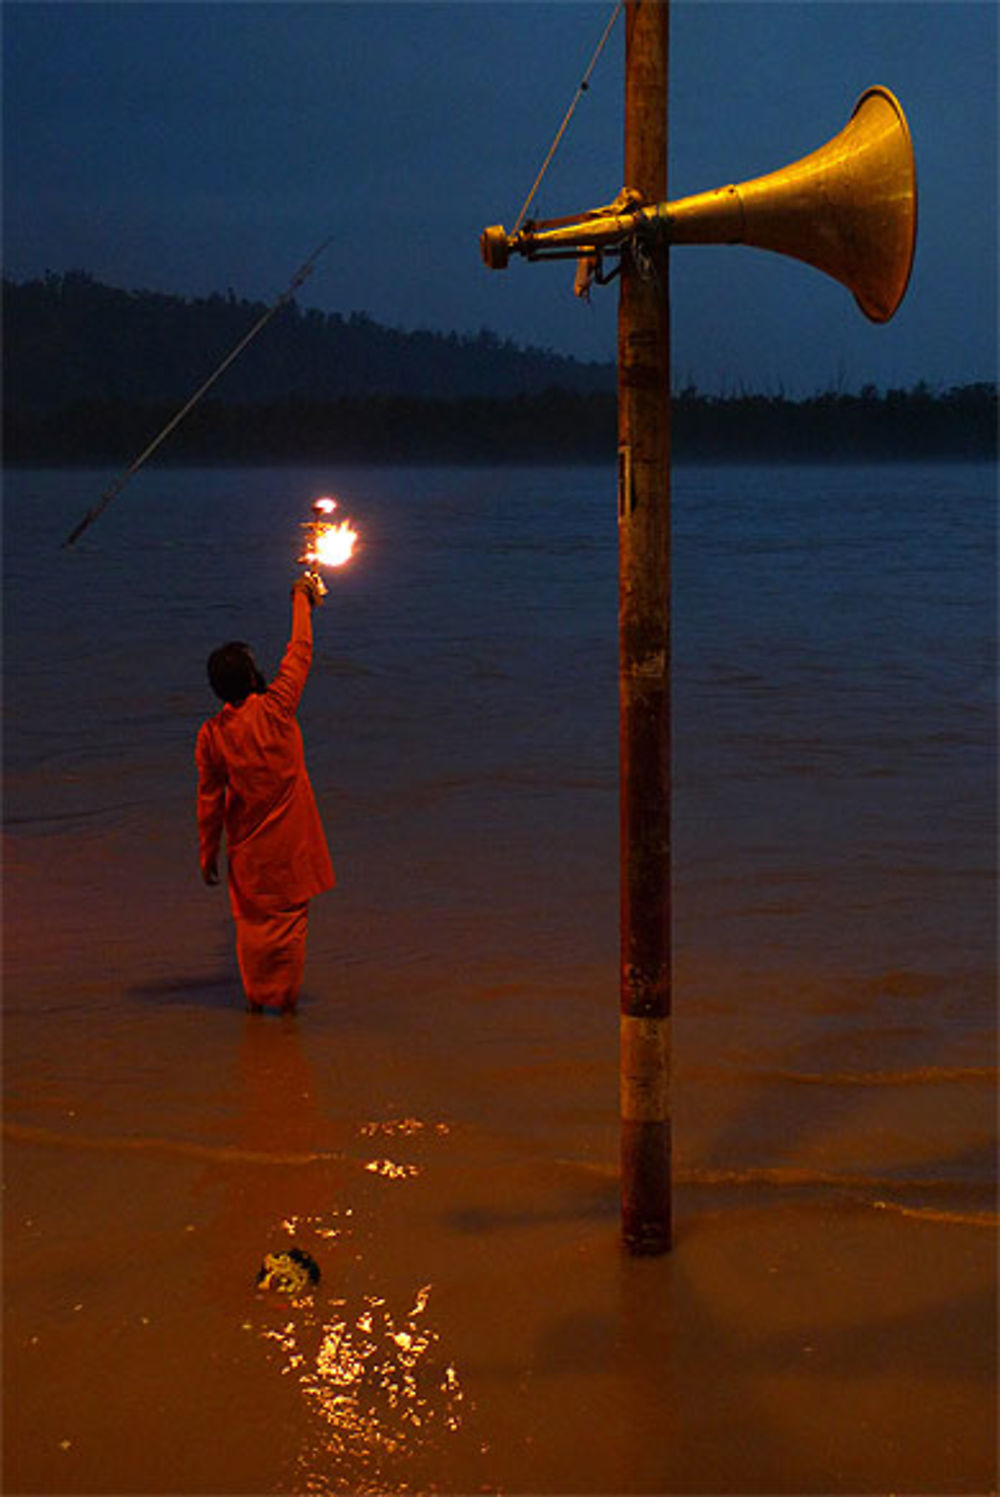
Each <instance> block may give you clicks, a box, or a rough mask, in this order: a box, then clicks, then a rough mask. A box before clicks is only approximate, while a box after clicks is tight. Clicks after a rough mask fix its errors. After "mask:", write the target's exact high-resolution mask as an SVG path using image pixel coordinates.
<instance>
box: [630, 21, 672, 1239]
mask: <svg viewBox="0 0 1000 1497" xmlns="http://www.w3.org/2000/svg"><path fill="white" fill-rule="evenodd" d="M668 23H669V12H668V5H667V3H666V0H630V3H629V4H628V5H627V7H626V42H625V185H626V186H627V187H632V188H636V189H637V190H638V192H639V193H641V195H642V198H643V200H644V201H645V202H650V203H658V202H664V201H665V200H666V197H667V182H666V176H667V56H668ZM618 460H619V476H618V534H619V714H620V716H619V734H620V817H621V1019H620V1023H621V1195H622V1235H623V1238H624V1242H625V1245H626V1247H627V1248H628V1250H629V1251H630V1252H632V1253H636V1254H656V1253H663V1252H666V1251H668V1249H669V1248H670V1245H671V1185H670V1173H671V1123H670V1087H669V1075H670V997H671V994H670V970H671V964H670V320H669V288H668V250H667V248H666V245H665V244H662V243H660V242H659V241H654V242H649V243H648V244H646V245H644V246H643V247H641V248H638V247H631V248H629V247H626V249H625V250H624V252H623V254H622V271H621V291H620V299H619V312H618Z"/></svg>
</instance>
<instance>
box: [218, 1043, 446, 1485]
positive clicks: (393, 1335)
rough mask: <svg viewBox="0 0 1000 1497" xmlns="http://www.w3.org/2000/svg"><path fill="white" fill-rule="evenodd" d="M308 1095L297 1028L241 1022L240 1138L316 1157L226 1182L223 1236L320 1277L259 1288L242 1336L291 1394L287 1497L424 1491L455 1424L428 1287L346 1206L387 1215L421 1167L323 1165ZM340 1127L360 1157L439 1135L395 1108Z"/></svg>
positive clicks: (314, 1101)
mask: <svg viewBox="0 0 1000 1497" xmlns="http://www.w3.org/2000/svg"><path fill="white" fill-rule="evenodd" d="M320 1095H321V1094H320V1089H319V1087H318V1086H317V1081H316V1074H315V1069H314V1063H313V1061H312V1059H311V1058H310V1057H309V1056H308V1055H307V1053H306V1050H305V1048H304V1044H303V1033H302V1030H301V1029H300V1027H299V1026H298V1025H297V1024H284V1025H280V1026H278V1025H272V1024H267V1023H266V1022H263V1023H262V1022H261V1021H260V1020H257V1019H254V1020H248V1021H247V1023H246V1024H245V1027H244V1031H243V1036H242V1043H241V1047H240V1052H239V1069H238V1087H237V1095H236V1106H237V1113H238V1127H239V1131H240V1136H241V1138H242V1139H243V1141H244V1142H246V1143H248V1144H252V1145H253V1146H254V1147H255V1148H256V1149H257V1150H258V1151H260V1150H263V1151H273V1152H275V1153H279V1154H281V1155H282V1156H283V1157H296V1158H301V1159H304V1160H309V1159H315V1160H317V1164H316V1167H315V1168H313V1167H311V1166H308V1165H306V1166H305V1167H304V1168H302V1169H300V1170H288V1171H285V1172H283V1173H282V1174H281V1175H280V1177H278V1178H275V1176H274V1175H273V1174H272V1173H271V1172H267V1175H266V1178H263V1177H260V1175H259V1172H258V1174H257V1175H255V1176H254V1177H253V1179H252V1180H251V1179H248V1178H247V1176H246V1175H245V1174H241V1175H240V1176H239V1177H238V1178H234V1179H232V1180H231V1181H230V1182H229V1190H228V1191H227V1195H228V1197H229V1206H230V1208H231V1220H232V1230H233V1231H234V1232H237V1231H238V1232H239V1234H240V1235H241V1236H243V1237H244V1238H245V1237H246V1235H247V1230H248V1227H251V1225H252V1226H253V1229H254V1231H255V1232H256V1234H257V1236H258V1240H259V1241H261V1243H262V1244H264V1245H265V1248H266V1249H267V1250H269V1251H271V1252H272V1254H273V1255H275V1256H280V1255H281V1253H282V1252H286V1253H287V1252H288V1251H290V1250H291V1249H292V1248H298V1249H299V1250H301V1251H303V1252H306V1253H308V1254H309V1255H310V1257H311V1258H314V1259H315V1260H316V1262H317V1263H318V1264H319V1267H320V1270H321V1277H320V1279H319V1282H318V1283H317V1284H315V1285H314V1286H312V1287H311V1288H307V1289H306V1290H305V1291H304V1292H301V1293H293V1294H291V1295H289V1294H282V1293H276V1292H266V1291H265V1292H261V1293H259V1295H258V1297H257V1300H256V1306H257V1309H256V1311H255V1313H254V1315H253V1316H252V1318H249V1319H247V1320H246V1321H244V1323H243V1324H244V1330H245V1331H247V1332H248V1333H250V1334H252V1335H254V1336H255V1337H256V1338H257V1339H259V1341H260V1342H261V1343H262V1344H263V1346H264V1348H265V1350H266V1352H267V1354H268V1358H269V1360H271V1361H273V1363H274V1370H275V1373H276V1375H278V1376H280V1377H282V1378H285V1379H288V1380H289V1382H290V1383H292V1384H293V1385H294V1387H295V1390H296V1393H297V1395H298V1398H297V1401H298V1403H299V1411H300V1414H301V1419H300V1420H298V1421H297V1422H298V1425H299V1428H298V1432H297V1434H296V1437H295V1442H294V1444H295V1450H296V1454H295V1456H294V1458H293V1459H294V1463H295V1472H294V1476H293V1477H292V1478H291V1479H292V1481H293V1489H294V1490H295V1491H296V1492H303V1493H351V1494H358V1497H361V1494H367V1493H371V1494H374V1493H388V1492H403V1491H412V1490H415V1489H420V1490H427V1489H428V1485H433V1480H432V1477H433V1473H434V1471H435V1470H437V1471H438V1473H440V1471H441V1469H443V1468H445V1467H446V1466H447V1464H448V1463H447V1461H446V1460H445V1459H444V1451H443V1450H442V1446H443V1445H444V1444H445V1443H446V1442H449V1441H453V1440H454V1439H455V1438H456V1436H457V1435H458V1433H459V1431H460V1430H461V1429H462V1426H463V1412H464V1410H465V1407H466V1406H467V1404H466V1397H465V1394H464V1391H463V1388H462V1384H461V1380H460V1378H459V1374H458V1370H457V1368H456V1366H455V1361H454V1358H452V1357H450V1356H449V1355H448V1354H447V1351H446V1349H445V1347H444V1346H443V1344H442V1338H441V1333H440V1331H439V1330H438V1329H437V1328H436V1326H435V1325H434V1321H433V1312H432V1301H431V1296H432V1292H433V1285H432V1284H431V1283H428V1282H426V1281H424V1279H423V1277H421V1278H416V1273H418V1272H419V1270H413V1273H414V1278H415V1282H413V1281H411V1282H412V1288H408V1287H406V1286H407V1277H408V1275H409V1272H410V1269H409V1265H408V1264H404V1265H402V1269H400V1266H399V1265H398V1263H396V1264H394V1266H393V1267H392V1268H390V1266H389V1265H388V1264H387V1262H386V1261H385V1259H384V1255H382V1254H380V1253H379V1252H378V1251H377V1249H376V1247H375V1245H374V1244H372V1243H371V1242H370V1241H369V1240H368V1237H367V1235H366V1224H367V1221H368V1213H367V1212H365V1211H363V1210H361V1209H359V1202H360V1194H359V1193H360V1192H361V1191H362V1190H365V1191H368V1190H377V1191H378V1192H380V1193H381V1192H382V1191H387V1192H388V1193H389V1197H390V1198H392V1199H391V1201H387V1202H386V1203H385V1205H386V1206H387V1207H389V1209H390V1211H391V1206H392V1204H396V1207H397V1213H398V1211H399V1207H400V1206H403V1207H404V1209H405V1202H406V1200H407V1199H408V1192H407V1182H409V1181H411V1180H412V1179H413V1178H415V1177H416V1176H418V1175H420V1174H421V1173H422V1169H423V1166H422V1165H421V1166H418V1165H416V1164H413V1163H408V1162H404V1161H397V1160H390V1159H387V1158H373V1159H369V1160H366V1159H365V1157H364V1152H360V1151H359V1153H358V1155H357V1156H356V1158H355V1162H354V1166H353V1168H351V1167H350V1166H349V1167H348V1168H346V1169H344V1168H343V1164H341V1165H340V1166H339V1167H338V1168H337V1170H336V1172H335V1173H331V1170H330V1168H329V1166H327V1165H325V1164H324V1163H323V1162H322V1161H323V1160H324V1158H325V1157H326V1156H327V1155H328V1153H329V1151H328V1150H326V1149H325V1147H324V1145H325V1142H326V1138H325V1134H326V1130H327V1127H328V1124H327V1122H326V1119H325V1117H324V1109H323V1107H322V1106H321V1105H320V1100H319V1099H320ZM353 1132H354V1134H355V1137H356V1138H357V1139H359V1140H361V1141H363V1142H362V1143H361V1149H363V1150H365V1152H367V1147H369V1146H370V1144H371V1141H373V1140H378V1141H379V1142H380V1143H381V1142H386V1143H390V1141H391V1143H390V1146H391V1147H393V1152H396V1151H397V1150H398V1151H400V1152H405V1150H406V1149H407V1148H408V1147H410V1146H412V1144H414V1143H416V1142H422V1141H424V1140H428V1141H434V1140H436V1139H437V1138H438V1137H440V1136H443V1135H446V1134H447V1133H448V1132H449V1129H448V1125H447V1124H446V1123H443V1122H425V1121H424V1120H422V1119H420V1118H416V1117H412V1116H404V1117H396V1118H392V1117H390V1118H388V1119H385V1120H381V1121H370V1122H363V1123H357V1124H355V1125H354V1128H353ZM352 1152H353V1151H352ZM372 1176H374V1177H375V1179H374V1180H372V1183H371V1185H368V1184H365V1185H364V1186H363V1185H362V1181H365V1180H366V1179H370V1178H371V1177H372ZM253 1180H256V1181H257V1182H258V1185H259V1193H258V1191H256V1190H255V1189H254V1186H253ZM397 1182H398V1184H397ZM400 1187H401V1189H402V1194H401V1195H400V1198H399V1202H398V1203H396V1201H395V1197H396V1196H397V1194H398V1193H399V1190H400ZM228 1220H229V1219H228V1218H227V1222H228ZM227 1229H228V1228H227ZM397 1230H398V1223H397ZM401 1284H402V1287H401ZM425 1466H426V1468H427V1473H428V1481H426V1482H422V1481H421V1480H420V1474H421V1473H422V1472H423V1469H424V1467H425Z"/></svg>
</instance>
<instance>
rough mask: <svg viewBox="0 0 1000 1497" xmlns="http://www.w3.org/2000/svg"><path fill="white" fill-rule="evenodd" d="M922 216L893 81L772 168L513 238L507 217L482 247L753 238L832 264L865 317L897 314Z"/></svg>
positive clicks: (492, 257)
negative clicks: (826, 135) (813, 143)
mask: <svg viewBox="0 0 1000 1497" xmlns="http://www.w3.org/2000/svg"><path fill="white" fill-rule="evenodd" d="M916 226H917V190H916V173H915V169H914V162H913V145H912V142H911V140H910V131H909V128H908V126H907V123H906V117H905V115H904V114H903V111H902V108H901V107H900V104H899V101H898V100H897V99H896V97H895V95H894V94H892V93H890V91H889V90H888V89H887V88H869V89H868V90H867V91H866V92H865V93H863V94H862V95H861V98H860V99H859V100H858V102H857V104H856V105H855V106H854V111H853V113H852V115H851V117H850V119H849V120H848V122H847V124H846V125H845V126H844V128H843V130H841V132H840V134H839V135H837V136H835V137H834V138H833V140H831V141H829V142H828V143H827V144H826V145H825V146H821V147H820V149H819V150H817V151H813V152H812V154H811V155H809V156H804V157H803V158H802V159H801V160H800V161H795V162H793V163H792V164H791V165H790V166H785V167H782V168H781V170H780V171H776V172H772V173H771V174H770V175H768V176H765V177H755V178H753V179H752V180H751V181H749V182H742V183H741V184H740V185H739V186H737V187H721V188H718V189H717V190H716V191H714V192H703V193H698V194H697V195H696V196H694V197H688V198H681V199H679V200H678V201H677V202H673V203H659V204H657V205H654V206H649V207H644V206H642V205H641V203H638V202H637V201H636V200H635V195H634V194H631V195H630V194H628V193H627V192H626V193H623V194H622V196H621V197H620V198H618V199H617V200H616V202H615V203H614V204H613V205H612V206H611V207H610V208H608V209H603V210H602V209H598V210H597V211H596V212H594V213H590V214H585V215H583V216H582V217H580V218H577V219H575V220H562V221H561V222H558V223H557V222H554V221H553V222H552V223H551V224H550V225H549V226H546V225H545V224H541V223H538V224H528V225H526V226H525V228H524V229H523V230H522V231H521V233H519V234H516V235H514V236H510V237H509V236H508V235H507V234H506V233H505V232H504V230H503V229H502V228H501V227H499V226H497V227H494V228H489V229H486V230H485V231H484V233H483V235H482V238H481V240H480V247H481V249H482V255H483V259H484V260H485V261H486V263H487V265H489V266H490V267H491V268H492V269H495V270H499V269H502V268H503V267H504V266H505V265H506V264H507V259H508V256H509V255H510V254H511V253H517V254H523V255H525V256H527V257H528V258H529V259H539V258H546V257H551V256H561V255H566V254H571V253H574V252H575V253H578V254H593V253H598V252H600V251H601V250H603V249H616V248H617V249H620V248H621V247H622V246H623V245H624V244H625V243H626V242H627V241H628V240H630V239H632V238H638V239H640V240H642V239H644V238H645V239H649V240H655V239H656V238H659V237H661V236H662V237H664V238H665V239H666V240H667V242H668V243H670V244H750V245H754V246H756V247H757V248H758V249H769V250H776V251H777V252H778V253H779V254H783V255H790V256H791V257H792V258H793V259H796V260H804V261H805V262H806V264H808V265H812V266H815V268H816V269H817V270H822V271H825V273H826V274H827V275H830V276H833V278H834V279H835V280H837V281H840V282H841V283H842V284H843V285H845V286H846V287H847V288H848V290H849V291H851V292H853V294H854V298H855V300H856V301H857V303H858V305H859V307H860V308H861V310H862V311H863V312H864V314H865V316H866V317H870V318H871V320H872V321H873V322H888V320H889V318H890V317H891V316H892V315H893V313H894V312H895V310H896V308H897V307H898V306H899V304H900V302H901V301H902V299H903V295H904V293H905V291H906V286H907V282H908V281H909V278H910V270H911V267H912V264H913V250H914V245H915V242H916Z"/></svg>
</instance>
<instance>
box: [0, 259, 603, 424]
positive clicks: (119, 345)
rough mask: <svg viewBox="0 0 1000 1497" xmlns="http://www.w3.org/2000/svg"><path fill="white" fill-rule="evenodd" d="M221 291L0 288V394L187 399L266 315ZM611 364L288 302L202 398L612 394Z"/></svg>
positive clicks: (46, 285) (33, 405)
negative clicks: (0, 366) (0, 325)
mask: <svg viewBox="0 0 1000 1497" xmlns="http://www.w3.org/2000/svg"><path fill="white" fill-rule="evenodd" d="M266 310H267V307H266V305H265V304H264V303H260V302H250V301H243V300H239V299H237V298H236V297H235V296H234V295H233V293H232V292H230V293H229V294H228V295H226V296H219V295H216V296H209V297H202V298H196V299H194V300H186V299H184V298H182V297H179V296H167V295H163V294H161V293H159V292H154V291H122V290H119V289H117V288H115V287H113V286H104V285H102V284H101V283H100V282H98V281H95V280H94V279H93V278H92V277H91V276H89V275H86V274H84V273H83V272H74V273H73V274H70V275H64V276H54V275H49V276H46V277H45V278H44V279H43V280H38V281H27V282H23V283H20V284H19V283H17V282H13V281H10V280H4V284H3V322H4V364H5V372H6V383H7V393H6V399H7V401H9V402H10V403H11V404H13V405H15V406H17V407H18V408H20V409H26V410H33V411H41V410H45V409H48V410H52V409H54V408H56V407H60V406H67V405H70V404H71V403H73V402H74V401H77V400H96V401H119V400H127V401H133V402H140V403H143V404H147V403H156V402H158V401H164V400H167V401H169V400H180V399H182V398H187V396H188V395H190V394H191V392H192V391H193V390H195V389H197V388H198V386H199V385H200V384H201V383H202V382H203V381H204V380H205V379H206V378H207V376H208V375H209V374H211V373H212V371H213V370H214V369H215V368H216V367H217V366H218V365H219V364H220V363H221V362H222V360H223V359H224V358H225V356H226V355H227V354H228V353H229V351H230V350H231V349H233V348H235V346H236V345H237V343H239V341H240V340H241V339H242V338H243V337H244V336H245V335H246V333H247V332H248V331H249V329H250V328H252V327H253V325H254V323H255V322H256V321H257V320H258V319H259V318H260V317H261V316H262V315H263V314H264V312H265V311H266ZM614 382H615V374H614V366H613V365H610V364H608V365H598V364H583V363H581V362H579V361H578V360H575V359H567V358H562V357H560V356H559V355H557V354H554V353H550V352H546V351H543V350H539V349H521V348H519V347H517V346H516V345H515V344H513V343H511V342H503V341H501V340H500V339H499V338H498V337H497V336H496V335H495V334H494V333H491V332H489V331H487V330H484V331H482V332H481V333H479V334H478V335H476V336H475V337H460V336H458V335H457V334H455V333H451V334H442V333H430V332H399V331H396V330H395V329H392V328H387V327H382V326H380V324H379V323H377V322H373V321H372V320H371V318H369V317H367V316H366V315H365V314H364V313H357V312H355V313H352V314H351V315H350V316H348V317H342V316H341V315H339V314H338V313H336V312H318V311H309V310H303V309H302V308H300V307H299V306H298V304H297V303H296V302H295V301H291V302H289V303H288V304H287V305H286V306H284V307H282V308H281V310H280V311H279V312H278V313H277V314H276V315H275V316H274V318H273V319H272V321H271V322H270V323H269V324H268V326H267V327H266V329H265V330H264V331H262V332H261V334H260V336H259V337H258V338H256V339H255V340H254V341H253V342H252V343H251V344H250V345H249V346H248V347H247V349H246V351H245V352H244V353H242V354H241V355H240V356H239V358H238V359H237V360H235V361H234V363H233V364H232V365H231V367H230V368H229V369H227V370H226V372H225V374H224V375H223V376H222V378H221V379H220V381H219V383H218V385H217V386H216V387H215V390H214V394H215V395H216V397H217V398H219V399H222V400H225V401H226V402H232V403H239V404H244V403H247V402H253V403H257V402H265V401H274V400H294V399H308V400H322V401H325V400H339V399H342V398H346V397H351V398H353V399H359V398H361V399H364V398H367V397H368V396H391V395H412V396H419V397H421V398H422V399H425V400H454V399H457V398H459V397H470V396H488V397H494V396H496V397H506V396H516V395H535V394H539V393H541V392H542V391H543V390H546V389H549V388H551V387H552V386H558V387H559V388H560V389H566V390H578V391H581V392H590V391H595V390H601V389H603V390H613V389H614Z"/></svg>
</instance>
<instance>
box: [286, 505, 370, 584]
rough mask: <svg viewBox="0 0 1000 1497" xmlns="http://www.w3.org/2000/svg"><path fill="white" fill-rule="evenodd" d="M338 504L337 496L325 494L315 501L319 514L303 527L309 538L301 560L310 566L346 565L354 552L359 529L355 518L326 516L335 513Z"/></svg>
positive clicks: (315, 510)
mask: <svg viewBox="0 0 1000 1497" xmlns="http://www.w3.org/2000/svg"><path fill="white" fill-rule="evenodd" d="M336 508H337V501H336V499H330V498H328V497H324V498H322V499H315V500H314V501H313V506H312V510H313V514H314V515H315V517H316V518H315V519H313V520H310V521H309V523H308V524H307V525H303V527H302V529H303V530H304V531H305V533H306V540H305V548H304V550H303V552H302V555H301V556H300V557H299V560H300V561H301V562H304V563H305V564H306V566H320V567H342V566H343V565H344V563H345V562H347V561H350V559H351V557H352V556H353V554H354V547H355V546H356V545H357V541H358V533H357V531H356V530H355V529H354V527H353V526H352V524H351V522H350V521H349V520H330V519H324V518H323V516H325V515H332V514H333V511H334V510H335V509H336Z"/></svg>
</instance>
